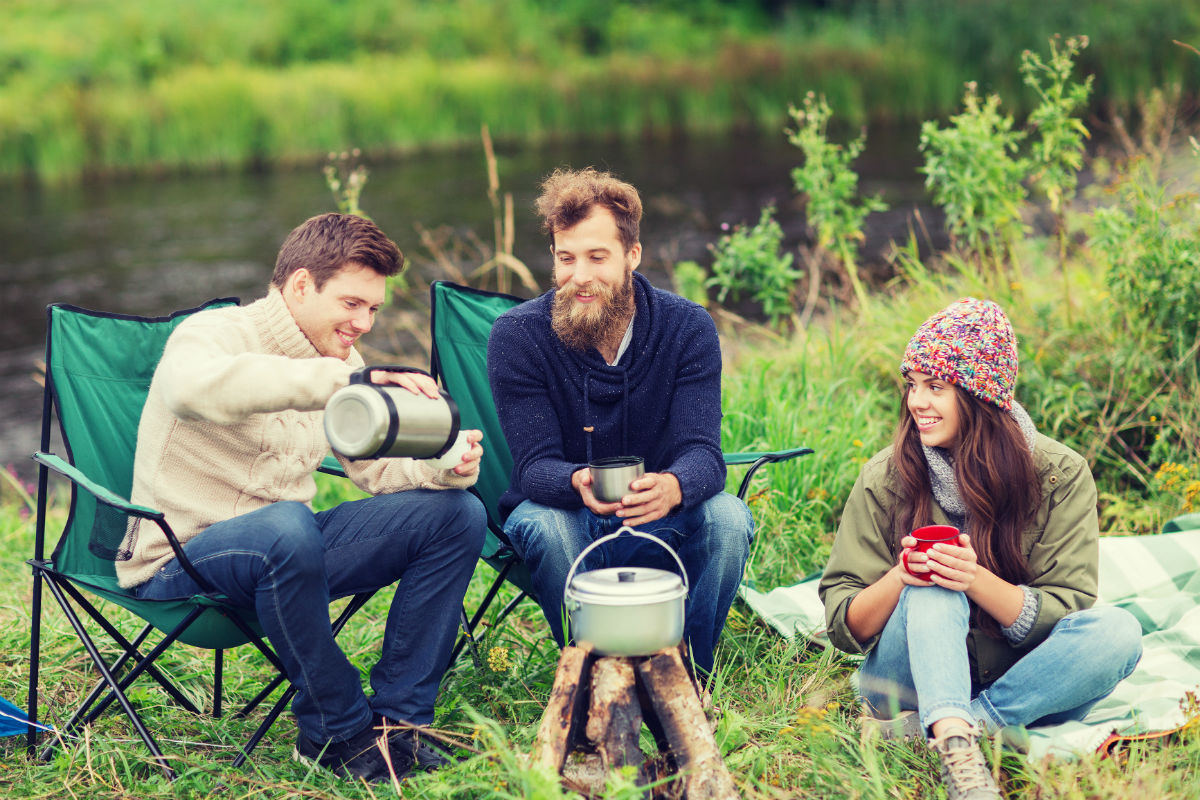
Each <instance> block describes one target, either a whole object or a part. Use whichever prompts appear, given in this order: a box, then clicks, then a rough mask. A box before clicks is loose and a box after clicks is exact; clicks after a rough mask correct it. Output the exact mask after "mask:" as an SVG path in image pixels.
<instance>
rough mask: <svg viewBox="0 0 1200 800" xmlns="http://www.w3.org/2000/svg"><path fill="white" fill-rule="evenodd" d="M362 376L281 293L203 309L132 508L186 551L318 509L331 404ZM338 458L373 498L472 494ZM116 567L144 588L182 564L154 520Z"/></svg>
mask: <svg viewBox="0 0 1200 800" xmlns="http://www.w3.org/2000/svg"><path fill="white" fill-rule="evenodd" d="M359 366H362V358H361V356H359V355H358V353H357V352H355V351H351V353H350V356H349V358H347V359H346V360H345V361H342V360H340V359H337V358H329V357H324V356H322V355H321V354H320V353H318V352H317V350H316V348H315V347H313V345H312V343H311V342H310V341H309V340H308V338H307V337H306V336H305V335H304V333H303V332H302V331H301V330H300V328H299V326H297V325H296V322H295V320H294V319H293V318H292V315H291V312H290V311H288V308H287V305H286V304H285V302H284V299H283V296H282V295H281V294H280V293H279V291H278V290H277V289H274V288H272V289H271V290H270V291H269V293H268V294H267V296H266V297H264V298H262V299H261V300H258V301H256V302H254V303H252V304H250V305H248V306H244V307H237V306H234V307H228V308H219V309H210V310H207V311H202V312H200V313H198V314H195V315H194V316H192V317H189V318H188V319H187V320H185V321H184V322H183V323H181V324H180V326H179V327H178V328H177V329H176V330H175V332H174V333H172V334H171V337H170V338H169V339H168V340H167V346H166V349H165V350H164V352H163V356H162V360H161V361H160V362H159V364H158V368H157V369H156V371H155V373H154V379H153V380H152V381H151V383H150V392H149V396H148V397H147V399H146V405H145V408H144V409H143V410H142V418H141V422H140V424H139V426H138V439H137V453H136V455H135V457H134V469H133V492H132V498H131V499H132V501H133V502H134V503H136V504H138V505H142V506H148V507H150V508H154V509H158V510H159V511H162V512H163V514H164V516H165V517H166V520H167V523H168V524H169V525H170V526H171V529H172V530H173V531H174V532H175V534H176V535H177V536H178V538H179V540H180V541H181V542H187V541H188V540H189V539H191V538H192V537H193V536H195V535H196V534H198V533H200V532H201V531H203V530H204V529H205V528H207V527H208V526H209V525H212V524H213V523H215V522H220V521H222V520H226V519H230V518H231V517H235V516H239V515H241V514H245V513H247V512H250V511H254V510H256V509H258V508H262V507H263V506H266V505H269V504H271V503H276V502H279V501H283V500H294V501H298V502H301V503H311V502H312V499H313V497H314V496H315V494H316V483H315V482H314V481H313V477H312V475H313V472H314V471H315V470H316V468H317V466H318V465H319V464H320V463H321V461H322V459H323V458H324V457H325V454H326V453H328V452H329V444H328V442H327V441H326V439H325V429H324V420H323V415H324V408H325V402H326V401H327V400H328V399H329V396H330V395H332V394H333V393H334V392H335V391H337V390H338V389H339V388H341V387H343V386H345V385H346V384H347V383H348V382H349V379H350V373H351V372H352V371H353V370H354V369H355V368H357V367H359ZM338 459H339V460H340V461H341V462H342V465H343V466H344V467H345V468H346V473H347V475H348V476H349V477H350V478H351V479H352V480H353V481H354V483H355V484H357V485H358V486H359V487H360V488H362V489H364V490H365V491H367V492H369V493H371V494H382V493H386V492H395V491H401V490H404V489H413V488H426V489H444V488H465V487H467V486H470V485H471V484H472V483H474V481H475V476H466V477H464V476H460V475H457V474H455V473H454V472H453V471H451V470H441V469H437V468H436V467H434V466H433V465H432V464H430V463H429V462H427V461H414V460H413V459H409V458H384V459H378V460H371V461H354V462H350V461H347V460H345V459H343V458H342V457H341V456H339V457H338ZM121 549H122V551H123V552H124V553H127V554H128V555H129V558H128V560H118V561H117V562H116V567H117V578H118V580H119V581H120V583H121V585H122V586H125V587H129V586H136V585H138V584H140V583H143V582H145V581H147V580H149V579H150V577H151V576H152V575H153V574H154V572H155V570H157V569H158V568H159V567H161V566H163V565H164V564H165V563H167V562H168V561H170V560H171V559H172V558H173V557H174V553H173V552H172V551H171V549H170V545H169V544H168V543H167V539H166V536H165V535H163V533H162V531H161V530H160V529H159V528H158V526H157V525H155V524H153V523H152V522H146V521H140V520H132V521H131V523H130V526H129V531H128V533H127V535H126V538H125V542H124V544H123V546H122V548H121Z"/></svg>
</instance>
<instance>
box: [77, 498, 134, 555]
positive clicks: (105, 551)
mask: <svg viewBox="0 0 1200 800" xmlns="http://www.w3.org/2000/svg"><path fill="white" fill-rule="evenodd" d="M140 522H141V519H139V518H138V517H130V516H128V515H127V514H126V513H125V512H124V511H121V510H120V509H118V508H113V507H112V506H108V505H104V504H103V503H97V504H96V517H95V521H94V522H93V523H92V535H91V537H90V538H89V539H88V550H89V551H90V552H91V553H92V555H94V556H96V557H98V558H103V559H105V560H107V561H128V560H129V559H130V558H132V557H133V546H134V543H135V542H137V532H138V523H140Z"/></svg>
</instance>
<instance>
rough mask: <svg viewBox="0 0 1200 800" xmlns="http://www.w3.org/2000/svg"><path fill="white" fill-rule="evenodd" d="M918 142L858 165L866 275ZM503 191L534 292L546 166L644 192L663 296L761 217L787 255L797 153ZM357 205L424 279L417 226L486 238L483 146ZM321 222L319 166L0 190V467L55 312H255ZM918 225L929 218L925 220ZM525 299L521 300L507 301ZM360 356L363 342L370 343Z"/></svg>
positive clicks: (556, 162)
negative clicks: (282, 250) (287, 242)
mask: <svg viewBox="0 0 1200 800" xmlns="http://www.w3.org/2000/svg"><path fill="white" fill-rule="evenodd" d="M916 142H917V133H916V131H915V130H912V129H910V130H905V131H899V132H898V131H878V132H876V131H872V132H871V138H870V140H869V143H868V144H869V147H868V150H867V152H866V153H864V154H863V156H862V157H861V158H860V159H859V161H858V162H856V164H855V167H856V169H857V170H858V171H859V173H860V175H861V176H862V179H861V180H862V183H861V188H862V189H863V190H864V191H865V192H868V193H874V192H882V193H883V195H884V197H885V199H887V200H888V202H889V203H890V204H891V205H892V207H893V211H892V212H890V213H889V214H882V215H880V214H877V215H872V217H871V218H869V219H868V241H867V244H866V247H865V250H864V256H865V258H867V259H876V260H877V259H878V257H879V254H880V253H881V252H882V250H883V248H884V247H885V245H886V242H887V240H889V239H890V238H891V237H892V236H896V237H901V236H903V235H904V230H905V226H906V224H907V222H906V221H907V219H908V217H909V215H910V214H911V212H912V210H913V208H915V207H917V206H918V205H919V204H921V203H924V202H926V200H925V195H924V192H923V189H922V185H921V177H920V175H918V173H917V172H916V167H917V165H918V162H919V154H918V152H917V148H916ZM497 156H498V161H499V174H500V181H501V184H502V190H503V191H510V192H512V194H513V198H514V205H515V210H516V214H515V221H516V224H515V228H516V239H515V248H514V251H515V255H516V256H517V257H518V258H520V259H522V260H523V261H524V262H525V263H526V264H528V265H529V266H530V268H531V269H533V270H534V272H535V275H537V277H538V280H539V284H540V285H541V286H542V287H546V286H547V271H548V268H549V256H548V253H547V249H546V248H547V244H546V241H545V239H544V237H543V236H542V235H541V234H540V233H539V232H538V229H537V220H536V219H535V217H534V214H533V211H532V203H533V200H534V198H535V197H536V195H537V185H538V182H539V180H540V179H541V178H542V177H543V176H545V175H546V174H547V173H548V172H549V171H551V170H552V169H554V168H555V167H558V166H570V167H582V166H588V165H592V166H596V167H598V168H601V169H608V170H611V171H613V172H615V173H617V174H618V175H619V176H621V177H623V178H625V179H626V180H629V181H630V182H632V183H633V184H634V185H635V186H637V187H638V189H639V191H640V192H641V194H642V198H643V202H644V205H645V219H644V221H643V226H642V242H643V249H644V257H643V259H644V260H643V268H642V269H643V271H644V272H645V273H646V274H647V275H648V276H649V277H650V278H651V280H652V281H655V282H656V283H659V284H660V285H662V284H663V282H664V280H665V272H664V265H665V264H666V263H669V262H674V261H679V260H684V259H694V260H697V261H700V262H701V263H702V264H706V265H707V264H708V263H710V262H711V259H710V257H709V255H708V252H707V245H708V244H710V243H711V242H714V241H716V239H717V238H718V237H719V236H720V235H721V233H722V225H723V224H726V225H735V224H738V223H741V222H750V223H753V222H755V221H757V218H758V214H759V209H760V208H761V207H762V206H764V205H765V204H767V203H774V204H775V205H776V206H777V208H778V211H777V218H778V219H779V221H780V223H781V225H782V226H783V227H784V230H785V234H786V237H787V238H786V241H785V245H786V246H788V247H794V246H795V245H796V244H798V243H800V242H801V241H803V240H804V238H805V236H806V233H805V229H804V219H803V214H802V210H801V209H802V206H801V205H800V203H799V201H798V199H797V198H796V195H795V192H794V191H793V189H792V185H791V177H790V173H791V170H792V168H794V167H795V166H796V165H797V164H798V163H799V160H800V159H799V151H797V150H796V149H795V148H793V147H792V146H790V145H789V144H788V143H787V141H786V139H785V138H784V137H783V135H782V134H781V135H779V136H778V137H768V138H763V137H755V138H741V137H724V138H716V139H695V138H690V139H686V140H650V141H639V142H628V141H624V142H608V141H603V142H581V143H574V144H561V145H553V146H541V147H498V149H497ZM367 166H368V167H369V169H370V176H369V180H368V182H367V185H366V189H365V191H364V193H363V198H362V206H363V208H364V209H365V210H366V212H367V213H369V214H371V216H372V217H373V218H374V220H375V221H376V222H377V223H379V225H380V226H381V227H382V228H383V229H384V230H385V231H386V232H387V233H388V234H389V235H390V236H391V237H392V238H393V239H394V240H395V241H396V243H397V244H398V245H399V246H400V248H401V250H403V251H404V252H405V253H406V254H408V255H409V257H410V262H411V263H413V264H415V265H416V268H418V269H421V270H422V271H423V272H425V273H426V274H427V277H438V276H436V275H433V274H432V269H431V267H430V259H428V258H424V259H422V258H419V256H421V255H422V247H421V244H420V240H419V236H418V233H417V227H416V226H418V225H419V226H424V227H425V228H427V229H432V228H436V227H438V226H443V225H446V226H452V227H453V228H454V229H455V230H456V231H457V232H458V233H459V234H462V235H466V234H467V233H468V232H471V231H473V232H474V233H475V234H476V235H478V237H479V238H480V239H482V240H483V241H485V242H489V243H490V242H491V240H492V233H491V232H492V216H491V205H490V202H489V200H488V198H487V172H486V165H485V161H484V157H483V153H482V148H474V149H468V150H462V151H448V152H435V153H422V154H419V155H412V156H406V157H401V158H397V159H395V160H392V161H389V162H387V163H382V164H368V165H367ZM332 209H333V203H332V196H331V195H330V193H329V191H328V189H327V188H326V187H325V183H324V178H323V176H322V174H321V172H320V169H319V168H318V167H316V166H310V167H305V168H296V169H293V170H275V171H270V172H265V173H223V174H204V175H171V176H166V177H158V178H154V177H149V178H137V179H124V180H114V181H109V182H103V183H100V182H92V183H84V184H79V185H73V186H66V187H34V186H12V185H9V186H5V187H2V191H0V275H2V276H3V280H2V281H0V467H3V466H5V465H9V464H13V465H15V466H16V468H17V470H18V471H19V472H20V473H21V474H22V475H23V476H26V477H27V476H29V475H31V474H32V473H33V469H32V462H31V461H29V458H28V456H29V454H30V453H32V452H33V451H34V450H36V449H37V447H38V436H39V433H38V430H39V428H38V421H39V419H40V415H41V389H40V387H39V385H38V384H37V383H36V382H35V379H34V376H35V374H36V372H37V364H38V362H39V360H40V359H41V357H42V352H43V347H44V345H43V337H44V332H45V306H46V305H47V304H48V303H52V302H67V303H73V304H75V305H79V306H84V307H87V308H94V309H100V310H105V311H112V312H120V313H126V314H152V315H158V314H163V313H167V312H169V311H171V310H174V309H177V308H185V307H189V306H193V305H196V304H198V303H200V302H203V301H204V300H207V299H209V298H211V297H217V296H224V295H235V296H240V297H241V298H242V300H243V302H247V301H250V300H253V299H255V298H256V297H259V296H261V295H262V294H263V293H264V291H265V287H266V284H267V281H268V280H269V277H270V273H271V268H272V267H273V265H274V263H275V254H276V252H277V250H278V248H279V245H280V243H281V242H282V241H283V239H284V237H285V236H286V235H287V233H288V231H290V230H291V229H292V227H294V226H295V225H296V224H298V223H299V222H301V221H303V220H304V219H306V218H307V217H309V216H312V215H314V214H319V213H323V212H325V211H329V210H332ZM922 213H928V210H923V212H922ZM519 293H525V294H527V292H519ZM369 336H370V335H368V338H367V339H366V342H367V344H371V340H370V338H369Z"/></svg>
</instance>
